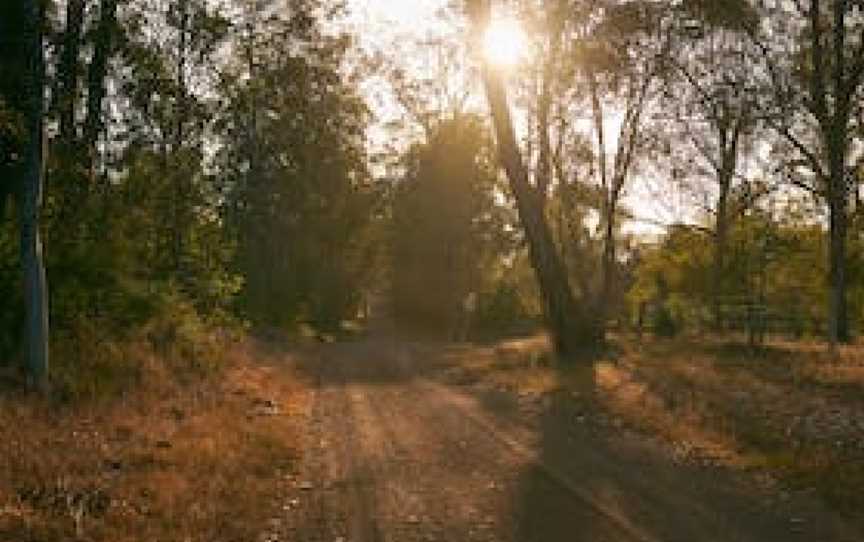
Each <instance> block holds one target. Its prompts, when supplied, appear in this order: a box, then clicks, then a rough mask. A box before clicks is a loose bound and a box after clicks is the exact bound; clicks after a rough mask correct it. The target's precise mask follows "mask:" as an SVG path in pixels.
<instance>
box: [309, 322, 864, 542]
mask: <svg viewBox="0 0 864 542" xmlns="http://www.w3.org/2000/svg"><path fill="white" fill-rule="evenodd" d="M465 351H468V349H466V348H465V347H464V346H463V347H458V346H453V345H448V344H446V343H437V342H432V341H418V340H406V339H400V338H397V337H396V336H395V335H392V334H390V335H380V334H378V335H374V336H369V337H365V338H362V339H358V340H354V341H350V342H345V343H340V344H330V345H320V346H317V347H315V348H310V349H308V351H306V352H304V353H303V354H302V355H301V356H299V358H300V362H299V364H298V366H299V368H300V369H301V370H302V371H304V372H305V373H307V374H308V375H309V376H311V377H312V378H313V380H314V381H315V382H316V383H317V386H318V389H319V390H321V392H322V393H323V394H324V395H322V398H324V399H322V400H329V401H332V402H334V403H336V402H342V403H341V406H338V407H337V408H336V409H335V410H334V412H333V414H334V415H335V416H336V417H342V418H344V419H345V420H346V423H347V424H348V425H347V426H346V427H347V428H346V429H345V431H346V432H348V433H350V432H355V431H356V427H353V425H354V424H356V425H357V426H362V425H364V423H365V424H366V425H367V426H368V425H370V421H371V422H372V423H371V425H375V424H376V423H382V424H383V425H386V427H364V428H363V429H362V431H360V433H363V432H365V436H364V435H359V436H358V435H353V436H352V437H351V438H352V439H354V442H353V443H352V442H348V439H347V438H346V435H323V436H322V437H321V438H322V439H324V440H326V439H331V440H332V442H331V441H328V442H327V443H326V444H325V446H324V448H325V449H326V448H327V447H328V446H329V447H331V448H332V447H340V446H341V447H342V448H343V449H341V450H340V451H339V453H337V454H335V455H334V456H333V459H332V461H335V462H340V461H342V462H346V461H347V462H355V464H354V465H353V466H351V465H347V466H346V465H337V466H335V467H334V466H332V465H331V466H329V467H324V469H325V470H326V469H330V470H333V469H335V470H337V471H339V472H341V475H343V476H344V478H345V479H346V480H348V482H347V483H348V484H349V485H352V484H353V488H352V489H351V493H353V496H350V495H349V497H348V499H347V501H344V502H343V503H342V504H341V505H340V504H337V505H335V506H336V507H339V506H345V507H349V508H352V509H353V510H354V513H355V515H356V514H361V515H362V514H367V515H369V514H379V513H382V514H383V512H381V510H384V509H387V507H388V506H389V507H390V509H391V515H393V514H397V515H398V512H392V509H394V508H395V509H397V510H401V509H404V516H405V517H407V518H409V519H407V520H405V522H403V523H405V524H404V525H403V524H400V523H398V522H394V520H392V518H390V519H386V518H383V517H367V518H364V519H363V521H361V526H360V527H356V528H352V529H349V530H350V531H351V532H353V533H361V534H360V535H359V538H360V540H364V541H367V542H368V541H370V540H379V539H380V540H408V541H411V540H446V541H448V542H454V541H459V540H466V541H468V540H490V541H492V540H496V541H498V540H502V541H503V540H512V541H519V542H529V541H537V542H559V541H560V542H564V541H567V542H581V541H585V542H588V541H591V542H600V541H603V540H608V541H610V542H613V541H614V542H618V541H622V542H623V541H629V540H645V541H654V540H656V541H679V540H680V541H682V542H684V541H686V542H691V541H709V542H710V541H717V542H720V541H722V542H728V541H741V542H745V541H753V542H771V541H774V540H776V541H778V542H779V541H797V540H800V541H805V540H806V541H808V542H809V541H819V540H825V541H829V540H830V541H832V542H835V541H836V542H840V541H844V540H849V541H850V542H851V541H852V540H855V538H854V537H849V536H848V535H845V534H844V533H843V532H841V531H840V530H839V529H838V528H836V525H835V524H834V523H833V520H831V521H829V520H824V521H821V520H820V517H819V516H818V515H816V516H813V518H806V519H803V518H800V517H789V516H788V515H783V514H782V513H779V512H778V511H777V510H772V509H770V508H769V507H768V506H766V503H765V502H764V501H765V499H764V498H762V497H760V496H759V495H755V494H752V493H751V492H748V491H747V490H746V489H744V486H743V485H740V484H739V483H737V482H736V481H735V480H734V479H732V478H731V476H730V473H729V472H728V471H721V470H720V469H716V468H708V467H696V466H688V465H678V464H673V463H671V462H670V461H668V460H666V459H664V458H663V457H662V454H660V453H659V452H658V451H657V450H656V449H654V448H651V447H650V446H649V445H648V444H647V443H646V442H644V441H642V440H638V439H635V440H634V439H627V438H620V437H621V428H620V427H617V426H614V425H613V426H612V427H599V426H597V425H596V424H591V423H588V422H587V421H586V420H589V419H590V418H591V417H592V416H596V415H597V412H596V408H597V407H596V404H595V403H594V402H593V401H592V390H593V389H594V383H593V382H592V381H591V378H592V375H593V372H592V371H591V370H589V369H585V374H586V375H587V376H586V378H585V383H584V387H585V389H584V390H583V391H584V393H582V394H581V395H579V396H577V397H574V396H573V395H572V394H571V393H570V392H564V391H561V392H554V393H551V394H548V395H543V396H542V397H540V398H539V399H537V398H534V399H532V400H531V401H529V404H526V403H525V400H524V399H525V398H524V397H521V396H520V395H519V394H517V393H513V392H509V391H506V390H503V391H502V390H498V389H494V388H490V387H488V386H483V385H478V383H477V382H466V383H465V384H466V385H462V386H452V385H449V384H448V385H440V384H437V383H436V382H440V381H442V380H448V378H447V376H446V375H447V373H448V371H449V369H451V368H452V363H453V362H451V361H448V360H450V359H452V360H455V359H457V358H458V355H457V356H453V354H454V352H457V354H459V355H464V352H465ZM454 362H455V361H454ZM450 384H452V382H451V383H450ZM479 384H482V383H479ZM430 386H431V387H430ZM429 390H431V391H429ZM454 390H455V391H454ZM354 393H357V394H359V393H363V394H365V395H366V396H368V397H366V398H365V399H364V402H356V401H355V403H352V401H351V400H350V397H349V399H345V398H344V397H345V396H346V395H348V396H350V395H351V394H354ZM358 405H359V406H358ZM364 417H365V418H364ZM349 429H350V431H349ZM370 435H371V437H370ZM340 438H341V441H340ZM370 441H371V442H372V444H371V446H372V451H371V452H370V451H368V450H366V451H365V452H363V453H360V451H359V450H356V449H352V448H351V447H352V446H358V445H360V444H363V445H370ZM364 454H365V455H364ZM505 456H507V457H509V456H512V458H510V459H505ZM345 458H349V459H345ZM322 461H324V459H322ZM352 469H353V471H354V472H350V471H351V470H352ZM339 472H337V474H339ZM358 472H359V473H365V476H366V478H368V479H364V480H359V479H358V476H359V475H358ZM475 478H476V480H475ZM385 479H388V480H390V481H391V482H392V481H393V480H397V479H398V483H396V484H394V485H393V488H392V489H384V490H382V489H381V488H380V487H379V488H378V489H375V488H373V487H372V486H374V485H375V484H376V483H379V485H380V482H381V480H385ZM488 479H492V480H493V481H492V484H493V485H494V484H495V483H497V484H498V488H499V489H498V490H497V492H494V493H493V492H491V491H485V490H484V491H485V492H484V491H480V490H478V489H477V484H480V483H483V484H486V483H488V481H487V480H488ZM350 480H354V482H351V481H350ZM376 480H377V482H376ZM375 491H378V492H379V493H378V494H377V496H376V494H375V493H374V492H375ZM381 491H384V493H383V495H385V497H382V496H381V495H382V493H380V492H381ZM391 492H396V493H398V495H396V496H394V495H391V494H390V493H391ZM322 498H323V499H327V498H331V497H328V496H327V495H324V496H323V497H322ZM460 501H461V502H460ZM388 502H389V504H388ZM352 503H353V504H352ZM363 503H367V504H368V503H374V504H375V506H372V507H371V508H370V507H369V506H367V505H364V504H363ZM322 506H323V508H324V509H326V510H328V511H327V512H326V513H324V512H322V513H321V514H320V515H325V516H326V515H332V514H333V512H332V509H333V506H334V505H332V504H331V505H329V507H328V506H327V505H322ZM805 512H806V511H805ZM815 513H816V512H814V514H815ZM348 515H349V516H350V515H351V514H350V513H349V514H348ZM317 521H318V522H319V523H320V522H321V521H325V520H322V519H321V518H320V517H319V518H318V520H317ZM353 521H355V522H356V521H357V520H356V518H354V520H353ZM394 525H402V526H403V527H404V529H405V530H404V531H399V532H398V533H394V529H396V527H394ZM396 530H398V529H396ZM362 533H366V534H365V535H364V534H362ZM370 533H371V534H370ZM340 536H341V535H340Z"/></svg>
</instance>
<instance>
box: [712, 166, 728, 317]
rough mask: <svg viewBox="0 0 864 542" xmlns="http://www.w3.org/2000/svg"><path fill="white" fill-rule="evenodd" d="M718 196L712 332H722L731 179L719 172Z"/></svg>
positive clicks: (715, 223) (715, 228) (715, 224)
mask: <svg viewBox="0 0 864 542" xmlns="http://www.w3.org/2000/svg"><path fill="white" fill-rule="evenodd" d="M718 186H719V188H720V194H719V197H718V199H717V216H716V217H715V219H714V220H715V222H714V262H713V264H714V284H713V285H712V292H711V296H712V298H713V299H712V300H711V301H712V306H713V312H714V315H713V316H714V330H715V331H722V330H723V325H724V323H723V309H722V307H721V305H722V298H723V294H724V293H725V292H726V288H725V284H726V244H727V242H726V241H727V238H728V236H729V211H728V207H729V187H730V186H731V178H730V177H729V176H727V175H726V173H725V172H723V171H721V172H720V175H719V179H718Z"/></svg>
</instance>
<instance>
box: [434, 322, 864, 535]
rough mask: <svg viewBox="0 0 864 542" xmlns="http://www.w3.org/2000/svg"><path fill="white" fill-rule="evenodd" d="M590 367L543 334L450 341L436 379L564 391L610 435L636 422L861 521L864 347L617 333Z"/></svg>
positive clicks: (517, 390)
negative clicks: (558, 357) (563, 360)
mask: <svg viewBox="0 0 864 542" xmlns="http://www.w3.org/2000/svg"><path fill="white" fill-rule="evenodd" d="M613 344H614V347H613V349H612V351H611V352H610V353H609V354H608V355H607V356H604V357H603V358H602V359H601V360H600V361H598V362H597V363H596V364H595V367H594V368H593V369H592V370H591V371H590V372H588V371H586V370H585V369H584V368H580V367H573V366H570V365H567V364H565V365H561V364H559V363H556V362H555V357H554V353H552V352H551V350H550V347H549V343H548V340H547V339H546V338H545V337H543V336H536V337H532V338H527V339H513V340H508V341H503V342H499V343H494V344H490V345H488V346H483V347H472V346H465V347H463V348H455V347H454V348H452V349H450V350H449V351H448V352H447V353H446V354H443V355H441V356H438V357H436V358H434V361H435V363H434V367H435V369H434V370H433V371H432V372H433V374H437V376H438V377H439V378H443V379H444V381H446V382H449V383H452V384H456V385H461V386H471V387H475V388H480V389H491V390H497V391H503V392H507V393H511V394H515V395H516V396H518V397H519V398H520V400H521V402H522V403H523V405H524V406H525V407H526V408H527V409H529V410H532V409H537V408H541V409H542V408H545V405H548V404H549V402H550V401H552V400H556V401H564V402H565V403H567V404H568V405H569V407H570V408H569V411H570V412H572V413H573V417H572V419H570V420H568V422H569V423H572V424H574V425H580V426H584V427H587V428H590V429H592V430H596V431H597V432H599V433H600V434H601V435H607V436H609V437H610V438H615V437H614V435H615V434H619V433H622V432H623V433H624V434H626V433H628V432H632V433H636V434H639V435H641V436H642V437H645V438H648V439H650V440H651V441H654V442H657V443H659V444H660V445H661V449H662V451H663V453H664V454H665V455H666V456H667V457H668V458H669V459H670V460H671V461H675V462H680V463H683V464H688V465H696V466H702V467H705V468H713V469H719V470H726V471H729V472H735V473H740V474H743V475H745V477H746V479H747V480H748V481H749V483H751V484H753V485H754V487H759V488H760V490H761V491H764V492H765V493H764V494H765V495H770V497H766V498H773V499H784V498H789V495H790V494H794V493H796V492H801V493H808V492H809V493H815V494H817V495H818V496H819V497H821V498H823V499H825V501H826V502H828V503H829V505H830V506H831V507H832V508H835V509H837V510H839V511H842V512H843V513H844V514H846V515H847V516H848V517H849V518H851V519H853V520H856V521H860V517H859V514H858V511H859V510H860V509H861V506H862V500H861V494H860V491H858V488H860V487H861V484H862V482H864V440H862V435H864V426H862V420H864V400H862V397H864V394H862V391H864V363H862V359H864V352H862V350H861V348H860V347H845V348H843V349H841V350H839V351H838V352H835V354H834V355H831V354H829V353H827V352H826V351H825V349H824V346H823V345H821V344H818V343H807V342H789V341H783V340H776V341H769V342H768V343H767V344H765V345H763V346H761V347H759V348H757V349H752V348H750V347H748V346H747V345H746V344H742V341H741V340H735V339H732V340H730V339H717V338H713V339H712V338H706V337H681V338H676V339H663V338H654V337H645V338H642V339H637V338H635V337H633V336H632V335H629V334H628V335H622V336H620V337H619V336H616V337H615V338H614V343H613Z"/></svg>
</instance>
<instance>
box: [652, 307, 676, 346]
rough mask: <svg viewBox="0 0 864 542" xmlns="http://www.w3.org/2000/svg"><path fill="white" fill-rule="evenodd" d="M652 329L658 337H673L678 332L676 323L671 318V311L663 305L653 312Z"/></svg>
mask: <svg viewBox="0 0 864 542" xmlns="http://www.w3.org/2000/svg"><path fill="white" fill-rule="evenodd" d="M652 327H653V328H654V333H655V334H656V335H657V336H658V337H666V338H671V337H675V336H676V335H678V332H679V331H680V327H679V325H678V322H676V321H675V318H673V317H672V311H670V310H669V307H667V306H666V305H665V304H662V305H660V306H658V307H657V308H656V309H655V310H654V314H653V322H652Z"/></svg>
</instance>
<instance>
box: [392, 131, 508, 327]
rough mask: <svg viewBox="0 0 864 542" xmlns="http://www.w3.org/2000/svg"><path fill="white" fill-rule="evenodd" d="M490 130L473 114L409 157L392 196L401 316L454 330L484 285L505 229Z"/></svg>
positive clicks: (395, 284)
mask: <svg viewBox="0 0 864 542" xmlns="http://www.w3.org/2000/svg"><path fill="white" fill-rule="evenodd" d="M496 179H497V178H496V174H495V168H494V166H493V162H492V159H491V156H490V146H489V141H488V135H487V132H486V130H485V127H484V126H483V124H482V123H481V122H480V121H479V119H478V118H477V117H474V116H457V117H455V118H452V119H449V120H445V121H442V122H441V123H440V124H439V125H438V126H436V127H435V128H434V131H433V132H432V133H431V135H430V136H429V137H428V139H427V141H425V142H423V143H420V144H418V145H415V146H414V147H413V148H412V149H411V150H410V151H409V152H408V154H407V156H406V158H405V175H404V178H403V179H402V180H401V181H400V185H399V187H398V188H397V191H396V194H395V197H394V201H393V223H392V228H393V229H392V263H391V267H392V270H391V279H392V289H393V303H394V310H395V313H396V316H397V319H398V320H399V321H400V322H401V323H403V324H413V325H420V326H423V327H425V328H428V329H430V330H434V331H438V332H441V333H448V332H450V331H451V330H453V329H454V326H456V325H457V323H458V322H459V321H460V319H461V318H462V316H460V315H461V312H462V309H463V301H464V299H465V298H466V296H467V295H468V293H469V292H472V291H473V292H478V291H479V290H481V289H482V287H483V286H484V280H485V277H486V275H487V273H488V271H489V265H490V262H491V261H493V260H494V259H495V258H496V257H497V256H498V255H499V253H498V252H497V250H496V249H497V248H498V247H500V244H501V242H502V239H501V237H502V236H504V235H505V232H504V225H503V224H502V223H501V222H500V220H501V218H502V217H501V216H500V215H498V214H497V213H496V212H495V210H494V188H495V183H496Z"/></svg>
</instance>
